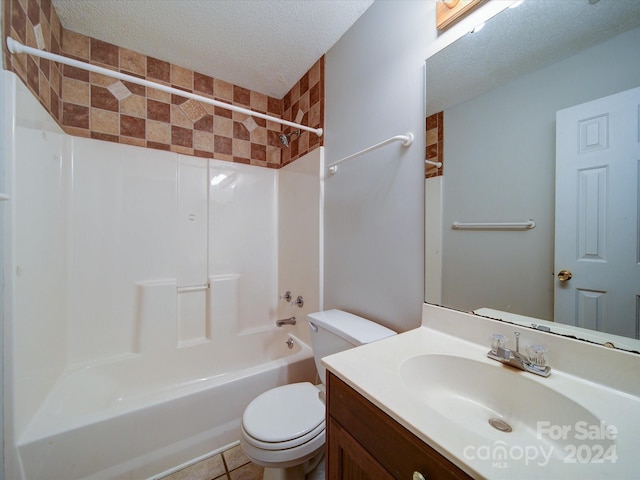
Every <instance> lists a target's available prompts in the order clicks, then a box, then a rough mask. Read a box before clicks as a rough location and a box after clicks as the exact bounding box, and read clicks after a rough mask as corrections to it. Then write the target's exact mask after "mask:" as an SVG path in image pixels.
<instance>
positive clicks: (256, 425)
mask: <svg viewBox="0 0 640 480" xmlns="http://www.w3.org/2000/svg"><path fill="white" fill-rule="evenodd" d="M307 321H308V322H309V327H310V328H311V345H312V348H313V356H314V358H315V361H316V368H317V370H318V374H319V375H320V380H321V381H322V384H321V385H317V386H316V385H313V384H311V383H309V382H301V383H293V384H290V385H284V386H282V387H277V388H273V389H271V390H269V391H267V392H265V393H263V394H261V395H259V396H258V397H256V398H255V399H254V400H253V401H252V402H251V403H250V404H249V405H248V406H247V408H246V409H245V411H244V414H243V416H242V438H241V441H240V444H241V445H242V449H243V450H244V452H245V454H246V455H247V457H249V459H251V461H253V462H254V463H256V464H258V465H262V466H263V467H265V470H264V477H263V478H264V479H265V480H302V479H304V478H305V475H306V474H307V473H309V472H311V471H312V470H313V469H314V468H316V466H317V465H318V464H319V463H320V461H322V459H323V456H324V443H325V403H324V382H325V374H326V371H325V368H324V367H323V366H322V365H321V363H320V359H321V358H322V357H325V356H327V355H330V354H332V353H336V352H341V351H343V350H347V349H349V348H353V347H357V346H358V345H362V344H365V343H370V342H373V341H376V340H380V339H382V338H386V337H389V336H391V335H395V334H396V332H394V331H393V330H389V329H388V328H386V327H383V326H382V325H378V324H376V323H373V322H371V321H369V320H366V319H364V318H362V317H358V316H356V315H352V314H350V313H347V312H343V311H340V310H327V311H325V312H317V313H311V314H309V315H308V316H307Z"/></svg>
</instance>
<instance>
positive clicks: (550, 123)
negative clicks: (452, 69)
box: [443, 29, 640, 319]
mask: <svg viewBox="0 0 640 480" xmlns="http://www.w3.org/2000/svg"><path fill="white" fill-rule="evenodd" d="M638 45H640V29H636V30H633V31H629V32H626V33H623V34H622V35H619V36H618V37H615V38H613V39H611V40H609V41H607V42H605V43H603V44H601V45H599V46H597V47H594V48H591V49H589V50H586V51H584V52H581V53H580V54H578V55H575V56H574V57H571V58H569V59H567V60H564V61H562V62H558V63H556V64H554V65H551V66H549V67H547V68H545V69H543V70H541V71H539V72H536V73H533V74H531V75H527V76H525V77H522V78H521V79H518V80H515V81H513V82H511V83H509V84H507V85H505V86H503V87H500V88H497V89H495V90H493V91H491V92H488V93H486V94H484V95H480V96H478V97H476V98H473V99H471V100H469V101H467V102H464V103H463V104H460V105H457V106H455V107H452V108H450V109H448V110H445V112H444V120H445V128H444V134H445V137H444V141H445V145H444V151H445V175H444V200H443V201H444V221H443V223H444V250H443V251H444V254H443V304H444V305H448V306H452V307H456V308H459V309H463V310H468V309H475V308H479V307H491V308H496V309H499V310H505V311H514V312H517V313H521V314H525V315H529V316H533V317H537V318H545V319H552V318H553V276H552V275H553V269H554V266H553V243H554V196H555V180H554V178H555V112H556V111H557V110H560V109H563V108H567V107H569V106H572V105H576V104H579V103H583V102H586V101H589V100H592V99H595V98H599V97H603V96H606V95H610V94H613V93H616V92H619V91H623V90H626V89H629V88H632V87H634V86H637V85H638V79H639V78H640V63H639V62H638V50H637V49H638ZM529 218H532V219H534V220H535V221H536V227H535V228H534V229H533V230H529V231H525V232H479V231H473V232H470V231H457V230H452V229H451V228H450V225H451V223H452V222H453V221H523V220H528V219H529Z"/></svg>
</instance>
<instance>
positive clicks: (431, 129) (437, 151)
mask: <svg viewBox="0 0 640 480" xmlns="http://www.w3.org/2000/svg"><path fill="white" fill-rule="evenodd" d="M426 129H427V151H426V155H425V158H426V159H427V160H431V161H434V162H442V167H440V168H437V167H436V166H435V165H429V164H428V163H425V170H424V173H425V175H424V176H425V178H431V177H438V176H440V175H442V173H443V169H444V113H443V112H438V113H434V114H433V115H429V116H428V117H427V120H426Z"/></svg>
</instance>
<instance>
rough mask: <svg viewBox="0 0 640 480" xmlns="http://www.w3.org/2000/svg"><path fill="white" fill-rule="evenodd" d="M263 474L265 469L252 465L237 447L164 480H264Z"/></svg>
mask: <svg viewBox="0 0 640 480" xmlns="http://www.w3.org/2000/svg"><path fill="white" fill-rule="evenodd" d="M263 472H264V469H263V468H262V467H260V466H258V465H255V464H253V463H251V461H250V460H249V459H248V458H247V457H246V456H245V454H244V452H243V451H242V448H240V445H237V446H235V447H232V448H230V449H229V450H225V451H224V452H222V453H219V454H217V455H214V456H212V457H209V458H207V459H205V460H202V461H201V462H198V463H196V464H194V465H191V466H189V467H186V468H183V469H182V470H179V471H177V472H175V473H172V474H171V475H169V476H166V477H164V478H163V479H162V480H262V475H263Z"/></svg>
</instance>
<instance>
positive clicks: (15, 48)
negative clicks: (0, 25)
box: [7, 37, 323, 137]
mask: <svg viewBox="0 0 640 480" xmlns="http://www.w3.org/2000/svg"><path fill="white" fill-rule="evenodd" d="M7 48H8V49H9V52H11V53H12V54H17V53H26V54H29V55H33V56H34V57H40V58H44V59H47V60H51V61H53V62H58V63H62V64H64V65H69V66H71V67H76V68H81V69H83V70H88V71H89V72H95V73H100V74H102V75H107V76H109V77H113V78H117V79H119V80H125V81H127V82H131V83H135V84H137V85H142V86H144V87H149V88H154V89H156V90H160V91H163V92H168V93H173V94H175V95H179V96H181V97H185V98H190V99H192V100H197V101H198V102H202V103H207V104H209V105H213V106H216V107H220V108H224V109H226V110H231V111H233V112H239V113H244V114H246V115H250V116H252V117H257V118H263V119H265V120H270V121H272V122H275V123H279V124H281V125H287V126H289V127H294V128H299V129H301V130H306V131H307V132H313V133H315V134H316V135H318V136H319V137H321V136H322V133H323V131H322V128H312V127H307V126H305V125H300V124H299V123H294V122H290V121H288V120H282V119H281V118H276V117H272V116H271V115H266V114H264V113H259V112H254V111H253V110H249V109H247V108H242V107H236V106H235V105H230V104H228V103H224V102H221V101H218V100H213V99H211V98H207V97H203V96H201V95H196V94H194V93H190V92H185V91H183V90H179V89H177V88H173V87H168V86H166V85H161V84H159V83H155V82H150V81H149V80H143V79H141V78H138V77H134V76H132V75H127V74H125V73H120V72H115V71H113V70H109V69H107V68H103V67H98V66H97V65H92V64H90V63H86V62H81V61H78V60H74V59H72V58H68V57H63V56H62V55H56V54H54V53H49V52H45V51H44V50H40V49H37V48H32V47H27V46H25V45H23V44H21V43H20V42H18V41H16V40H14V39H13V38H11V37H7Z"/></svg>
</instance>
